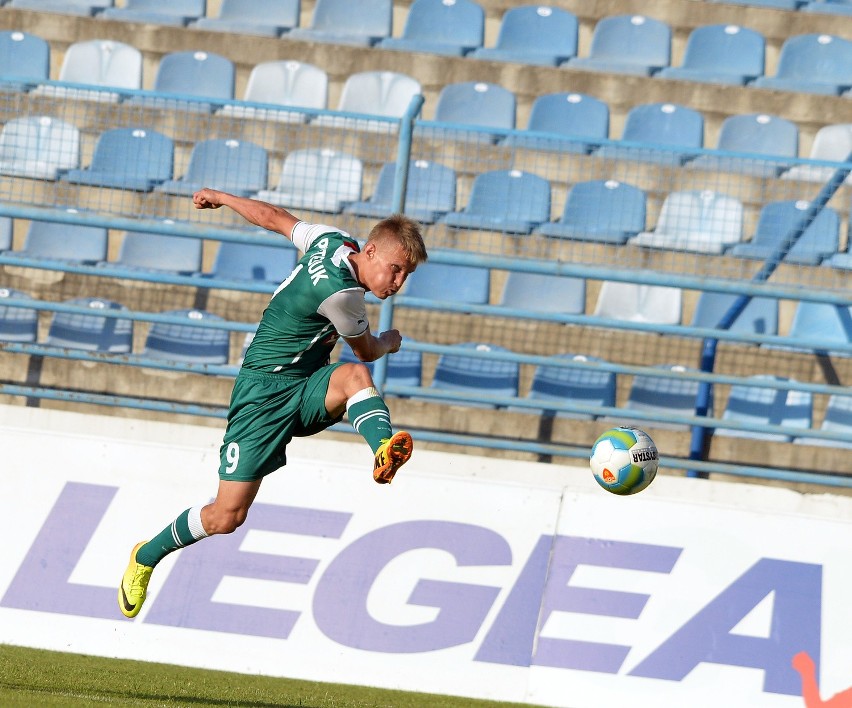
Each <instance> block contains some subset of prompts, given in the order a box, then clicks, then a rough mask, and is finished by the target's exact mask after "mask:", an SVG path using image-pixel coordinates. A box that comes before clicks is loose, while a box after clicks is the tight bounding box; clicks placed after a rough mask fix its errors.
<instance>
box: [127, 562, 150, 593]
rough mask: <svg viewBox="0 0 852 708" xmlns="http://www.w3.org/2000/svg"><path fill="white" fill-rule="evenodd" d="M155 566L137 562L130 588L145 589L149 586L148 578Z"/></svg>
mask: <svg viewBox="0 0 852 708" xmlns="http://www.w3.org/2000/svg"><path fill="white" fill-rule="evenodd" d="M152 570H153V568H149V567H148V566H145V565H141V564H137V566H136V572H135V573H133V579H132V580H131V581H130V590H131V592H132V591H134V590H140V591H142V590H144V589H145V588H146V587H147V586H148V579H149V578H150V577H151V571H152Z"/></svg>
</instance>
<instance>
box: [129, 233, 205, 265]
mask: <svg viewBox="0 0 852 708" xmlns="http://www.w3.org/2000/svg"><path fill="white" fill-rule="evenodd" d="M203 245H204V243H203V241H202V239H200V238H184V237H181V236H170V235H169V234H158V233H153V232H142V231H128V232H126V233H125V235H124V240H123V241H122V242H121V249H120V251H119V255H118V264H119V265H123V266H130V267H132V268H143V269H145V270H162V271H169V272H172V273H197V272H199V271H200V270H201V253H202V246H203Z"/></svg>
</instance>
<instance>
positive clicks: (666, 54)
mask: <svg viewBox="0 0 852 708" xmlns="http://www.w3.org/2000/svg"><path fill="white" fill-rule="evenodd" d="M671 41H672V32H671V28H670V27H669V26H668V25H667V24H666V23H665V22H661V21H660V20H655V19H653V18H651V17H645V16H644V15H614V16H610V17H604V18H602V19H601V20H599V21H598V23H597V24H596V25H595V29H594V31H593V32H592V44H591V47H590V49H589V57H590V58H592V59H596V60H597V59H602V60H606V61H619V62H628V63H631V64H643V65H646V66H668V65H669V63H670V61H671Z"/></svg>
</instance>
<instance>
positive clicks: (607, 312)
mask: <svg viewBox="0 0 852 708" xmlns="http://www.w3.org/2000/svg"><path fill="white" fill-rule="evenodd" d="M682 301H683V293H682V292H681V290H680V288H671V287H667V286H665V285H641V284H639V283H620V282H616V281H611V280H606V281H604V282H603V283H602V284H601V289H600V292H599V293H598V301H597V303H596V304H595V311H594V315H595V317H604V318H607V319H612V320H623V321H626V322H649V323H653V324H667V325H677V324H680V317H681V308H682Z"/></svg>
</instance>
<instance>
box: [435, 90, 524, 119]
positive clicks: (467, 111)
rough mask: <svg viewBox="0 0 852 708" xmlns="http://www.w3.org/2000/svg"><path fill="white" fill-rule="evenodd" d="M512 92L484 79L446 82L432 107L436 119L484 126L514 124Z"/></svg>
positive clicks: (513, 98) (513, 95) (513, 97)
mask: <svg viewBox="0 0 852 708" xmlns="http://www.w3.org/2000/svg"><path fill="white" fill-rule="evenodd" d="M515 103H516V101H515V94H514V93H512V92H511V91H509V90H508V89H505V88H503V87H502V86H498V85H497V84H490V83H486V82H483V81H463V82H461V83H455V84H447V85H446V86H444V88H443V89H441V93H440V95H439V96H438V104H437V106H436V107H435V120H436V121H440V122H444V123H463V124H465V125H476V126H480V127H483V128H506V129H512V128H514V127H515Z"/></svg>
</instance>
